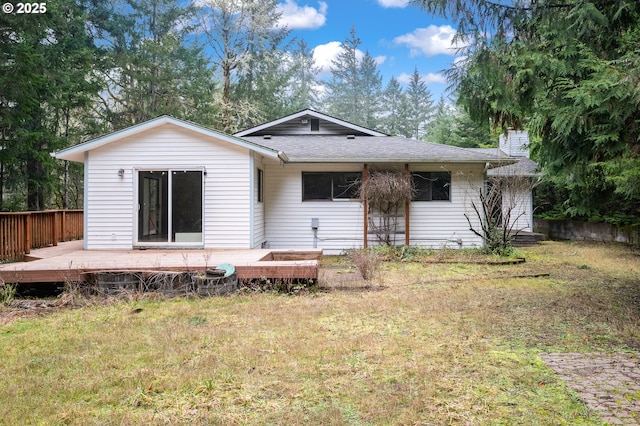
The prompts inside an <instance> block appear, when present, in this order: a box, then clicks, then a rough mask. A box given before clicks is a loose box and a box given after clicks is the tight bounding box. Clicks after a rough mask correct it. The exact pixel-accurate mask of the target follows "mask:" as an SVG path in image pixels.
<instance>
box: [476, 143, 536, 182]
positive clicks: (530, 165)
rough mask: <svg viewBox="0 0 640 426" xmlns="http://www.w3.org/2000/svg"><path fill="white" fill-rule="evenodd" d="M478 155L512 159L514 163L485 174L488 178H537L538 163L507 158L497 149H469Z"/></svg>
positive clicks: (521, 158) (519, 158) (522, 158)
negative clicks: (483, 154)
mask: <svg viewBox="0 0 640 426" xmlns="http://www.w3.org/2000/svg"><path fill="white" fill-rule="evenodd" d="M469 149H470V150H472V151H475V152H479V153H483V152H484V153H487V154H491V155H496V156H501V157H503V158H513V159H514V160H516V163H514V164H510V165H507V166H503V167H496V168H494V169H493V170H491V171H490V172H488V173H487V175H489V176H531V177H534V176H539V175H540V172H539V171H538V163H536V162H535V161H533V160H531V159H530V158H527V157H509V156H508V155H507V154H506V153H504V152H503V151H502V150H500V149H499V148H469Z"/></svg>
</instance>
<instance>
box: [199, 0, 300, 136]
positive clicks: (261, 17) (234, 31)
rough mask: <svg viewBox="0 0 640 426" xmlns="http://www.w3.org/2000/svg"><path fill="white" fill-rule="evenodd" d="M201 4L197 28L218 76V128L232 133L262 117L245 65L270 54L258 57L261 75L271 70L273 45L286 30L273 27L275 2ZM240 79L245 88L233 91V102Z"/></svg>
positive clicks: (238, 0) (276, 14)
mask: <svg viewBox="0 0 640 426" xmlns="http://www.w3.org/2000/svg"><path fill="white" fill-rule="evenodd" d="M204 4H205V9H204V12H205V13H203V14H201V19H200V23H201V28H202V30H203V31H204V33H205V34H206V36H207V43H208V44H209V46H210V47H211V49H212V50H213V56H214V61H215V64H216V66H217V67H218V69H219V70H220V72H221V74H222V95H221V98H220V100H219V102H220V108H221V114H220V126H219V128H220V129H221V130H223V131H226V132H229V133H232V132H234V131H236V130H238V128H239V127H240V126H242V125H243V123H249V122H253V121H257V120H260V119H261V118H262V117H263V111H262V110H261V107H260V105H258V104H257V103H256V102H255V99H253V97H252V96H251V95H250V94H249V91H253V90H254V83H255V81H254V75H253V74H252V71H251V67H250V66H245V65H246V64H254V65H255V64H257V60H258V57H259V56H258V55H267V52H271V53H273V54H275V55H276V56H269V57H267V56H262V59H264V60H268V62H267V63H266V64H265V68H266V71H265V72H264V73H263V76H266V75H267V74H268V71H269V70H274V69H275V68H274V67H275V66H277V61H278V60H279V59H278V52H277V51H276V50H275V49H274V46H276V45H277V44H278V43H279V41H281V40H284V38H285V37H286V35H287V34H288V33H289V30H287V29H286V28H278V29H274V27H273V23H274V22H277V21H278V19H279V17H280V14H279V12H278V10H277V7H276V6H277V0H266V1H265V0H204ZM241 74H243V75H242V76H241ZM241 77H242V78H243V80H244V83H243V84H244V85H245V87H244V88H243V89H240V90H237V91H236V92H235V94H236V95H240V94H242V99H236V98H234V87H233V85H234V84H235V83H236V82H237V80H238V79H239V78H241ZM256 96H259V94H256ZM238 114H242V115H241V116H238Z"/></svg>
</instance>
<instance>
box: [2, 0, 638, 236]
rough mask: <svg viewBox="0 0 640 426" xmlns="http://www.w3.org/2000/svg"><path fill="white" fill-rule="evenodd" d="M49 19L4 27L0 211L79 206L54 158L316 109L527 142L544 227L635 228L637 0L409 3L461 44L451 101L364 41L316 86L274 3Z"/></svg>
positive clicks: (169, 6)
mask: <svg viewBox="0 0 640 426" xmlns="http://www.w3.org/2000/svg"><path fill="white" fill-rule="evenodd" d="M43 4H44V5H45V7H46V13H40V14H28V15H27V14H23V15H19V14H16V13H15V12H14V13H2V14H0V37H1V38H0V132H1V135H2V142H0V211H2V210H11V211H17V210H25V209H28V210H42V209H48V208H81V207H82V185H83V183H82V176H83V174H82V165H79V164H75V163H68V162H59V161H57V160H54V159H53V158H52V157H51V156H50V153H51V152H53V151H56V150H59V149H62V148H65V147H68V146H72V145H75V144H77V143H80V142H83V141H86V140H89V139H91V138H94V137H97V136H101V135H104V134H106V133H109V132H112V131H116V130H119V129H122V128H125V127H128V126H131V125H134V124H136V123H140V122H143V121H145V120H148V119H151V118H154V117H157V116H159V115H163V114H168V115H171V116H174V117H176V118H180V119H184V120H188V121H192V122H195V123H198V124H200V125H203V126H206V127H209V128H213V129H216V130H220V131H223V132H226V133H233V132H235V131H238V130H240V129H243V128H247V127H251V126H254V125H257V124H260V123H263V122H266V121H269V120H272V119H275V118H278V117H281V116H283V115H286V114H289V113H293V112H296V111H299V110H302V109H304V108H308V107H311V108H314V109H317V110H319V111H322V112H325V113H328V114H331V115H333V116H336V117H339V118H341V119H344V120H347V121H350V122H353V123H356V124H359V125H363V126H366V127H369V128H372V129H376V130H379V131H382V132H385V133H388V134H392V135H403V136H406V137H409V138H416V139H419V140H428V141H430V142H437V143H447V144H452V145H457V146H462V147H488V146H495V143H496V142H497V139H498V137H497V135H498V133H500V132H503V131H505V130H506V129H507V128H516V129H527V130H529V131H530V134H531V135H532V144H531V149H532V152H533V156H534V159H535V160H537V161H538V162H539V163H540V165H541V167H542V171H543V178H542V180H543V183H542V184H541V185H540V186H538V188H537V190H536V205H537V209H538V213H541V214H546V215H547V216H550V217H556V218H565V217H573V218H578V219H585V220H592V221H606V222H610V223H614V224H622V225H630V224H640V142H639V137H640V114H639V110H638V109H639V105H640V4H639V3H638V2H635V1H631V0H600V1H598V0H592V1H587V0H537V1H530V0H511V1H507V0H505V1H488V0H470V1H463V0H414V1H412V4H413V7H416V11H417V13H425V14H432V15H439V16H446V17H447V18H449V19H451V20H452V21H453V22H455V23H456V26H457V31H458V34H457V41H463V43H459V45H461V46H464V48H463V49H464V52H462V53H464V55H463V56H462V59H461V60H459V61H456V62H455V63H454V65H453V67H452V68H451V69H450V70H448V79H449V83H450V85H451V87H450V89H451V92H450V93H451V98H450V99H444V98H440V99H439V100H434V99H433V96H432V94H431V92H430V91H429V89H428V88H427V86H426V84H425V83H424V82H423V81H422V80H421V78H420V74H419V71H418V70H417V69H415V70H414V73H413V75H412V77H411V79H410V82H409V84H407V85H406V86H402V85H401V84H400V83H399V82H398V81H397V80H396V79H395V78H394V77H391V78H390V79H388V80H384V81H387V83H386V84H385V85H384V86H383V78H382V75H381V74H380V71H379V70H378V67H377V65H376V62H375V59H374V58H373V57H372V56H371V55H370V54H369V53H368V52H365V53H364V55H358V52H359V47H360V45H361V40H360V38H359V37H358V34H357V28H355V27H352V29H351V31H350V32H349V34H345V38H344V41H343V42H342V50H341V53H340V54H339V55H338V57H337V58H336V59H335V60H334V61H333V63H332V67H331V76H330V77H329V78H328V79H324V80H320V79H319V77H318V74H319V69H318V68H317V67H316V65H315V63H314V60H313V56H312V52H311V51H310V49H309V47H308V45H307V44H306V42H305V40H304V39H302V38H300V39H296V38H293V37H291V34H290V31H289V30H288V29H287V28H286V27H285V28H282V27H275V26H274V23H275V22H277V21H278V18H279V12H278V10H279V9H278V7H277V6H278V1H277V0H199V1H197V2H176V1H171V0H56V1H51V2H48V3H43ZM419 10H420V11H421V12H418V11H419Z"/></svg>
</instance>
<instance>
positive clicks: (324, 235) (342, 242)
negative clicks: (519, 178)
mask: <svg viewBox="0 0 640 426" xmlns="http://www.w3.org/2000/svg"><path fill="white" fill-rule="evenodd" d="M369 168H370V170H375V169H381V170H389V169H394V168H395V169H397V170H400V169H398V165H369ZM362 169H363V165H362V164H349V163H331V164H284V165H282V164H276V163H271V162H269V163H267V164H265V203H264V204H265V237H266V241H267V244H268V245H269V247H271V248H308V247H313V244H314V233H313V230H312V228H311V219H312V218H318V219H319V227H318V239H317V241H316V245H317V247H318V248H322V249H324V251H325V252H326V253H339V252H341V251H342V250H344V249H349V248H359V247H362V246H363V241H364V238H363V234H364V226H363V224H364V206H363V204H362V203H361V202H360V201H352V200H338V201H302V172H338V171H358V172H359V171H362ZM402 169H403V167H402ZM410 170H412V171H442V170H443V168H442V167H441V166H440V165H433V166H428V165H421V166H419V167H418V166H416V167H411V168H410ZM444 170H447V171H450V172H451V180H452V182H451V184H452V190H451V200H450V201H423V202H418V201H415V202H412V203H411V205H410V217H409V219H410V243H411V244H412V245H420V246H426V247H434V248H442V247H445V246H446V247H454V248H459V247H473V246H480V245H482V240H481V239H480V238H479V237H477V236H476V235H474V234H473V233H472V232H471V231H470V230H469V225H468V223H467V220H466V219H465V217H464V213H465V212H466V211H468V212H469V213H470V218H471V220H472V221H473V223H475V224H477V222H478V221H477V219H476V218H475V216H474V215H473V212H472V209H471V206H470V203H469V202H470V199H471V198H472V197H476V196H477V190H478V188H482V186H483V182H484V173H483V170H482V167H480V166H474V167H471V166H456V167H455V168H445V169H444ZM404 226H405V225H404V217H400V218H399V223H398V227H399V229H404ZM478 229H479V227H478ZM369 238H370V239H369V244H376V242H375V236H374V235H370V237H369ZM404 240H405V238H404V235H397V236H396V243H397V244H404ZM458 242H460V244H458Z"/></svg>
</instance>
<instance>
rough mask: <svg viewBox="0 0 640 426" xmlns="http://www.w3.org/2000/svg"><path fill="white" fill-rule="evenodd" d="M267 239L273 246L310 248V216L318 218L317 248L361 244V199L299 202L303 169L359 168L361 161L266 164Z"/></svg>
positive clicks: (311, 239)
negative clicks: (347, 162)
mask: <svg viewBox="0 0 640 426" xmlns="http://www.w3.org/2000/svg"><path fill="white" fill-rule="evenodd" d="M265 166H266V167H265V203H264V204H265V207H266V211H265V223H266V239H267V242H268V244H269V246H270V247H272V248H310V247H313V240H314V238H313V230H312V229H311V219H312V218H318V219H319V227H318V241H317V246H318V248H322V249H325V250H329V251H337V252H339V251H341V250H343V249H345V248H357V247H361V246H362V240H363V238H362V233H363V232H364V229H363V218H364V211H363V207H362V203H361V202H360V201H351V200H336V201H329V200H322V201H302V172H327V171H329V172H339V171H353V172H360V171H362V165H361V164H284V165H280V164H275V163H273V162H269V163H266V164H265Z"/></svg>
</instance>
